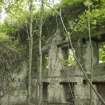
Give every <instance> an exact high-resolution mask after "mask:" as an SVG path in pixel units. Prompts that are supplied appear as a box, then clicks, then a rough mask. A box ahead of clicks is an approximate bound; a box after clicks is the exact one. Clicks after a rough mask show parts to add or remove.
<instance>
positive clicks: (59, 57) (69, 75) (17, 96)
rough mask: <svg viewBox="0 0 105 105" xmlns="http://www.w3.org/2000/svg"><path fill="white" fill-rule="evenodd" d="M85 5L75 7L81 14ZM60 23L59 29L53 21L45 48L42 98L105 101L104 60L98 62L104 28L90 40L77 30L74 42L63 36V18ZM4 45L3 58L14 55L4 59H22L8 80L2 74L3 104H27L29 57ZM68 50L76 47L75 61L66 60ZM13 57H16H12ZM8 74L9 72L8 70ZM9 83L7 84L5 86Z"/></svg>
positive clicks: (62, 103) (54, 102) (77, 104)
mask: <svg viewBox="0 0 105 105" xmlns="http://www.w3.org/2000/svg"><path fill="white" fill-rule="evenodd" d="M73 7H74V6H73ZM78 8H79V9H78ZM72 9H73V10H72ZM84 9H85V7H84V6H83V5H82V8H81V5H79V6H78V7H76V9H75V14H77V15H78V14H79V13H80V12H82V11H84ZM65 11H66V12H65V14H63V16H65V17H66V16H68V13H69V12H70V13H71V15H73V14H72V13H74V12H73V11H74V8H72V7H70V8H65ZM63 12H64V11H63ZM69 16H70V15H69ZM54 19H55V17H54ZM49 20H50V19H49ZM50 22H52V23H53V22H54V21H51V20H50ZM47 23H48V21H47ZM59 23H60V24H59V25H58V27H56V29H55V26H54V25H55V24H52V25H53V27H51V30H52V31H53V32H52V31H51V32H52V33H50V34H51V35H52V36H51V37H50V38H48V39H47V41H46V44H45V45H44V46H43V48H42V51H43V55H44V56H43V59H45V57H46V56H47V65H46V66H45V67H43V72H42V102H43V103H44V104H45V105H46V104H47V105H104V102H103V101H102V100H105V64H104V63H99V46H100V44H101V43H104V42H105V32H104V31H103V30H102V28H101V27H99V28H98V31H97V30H96V31H95V32H94V33H92V36H91V44H90V40H89V37H88V35H87V34H86V33H77V34H79V35H77V36H76V34H75V35H74V36H75V37H71V38H72V42H71V40H70V38H68V39H65V40H64V38H63V37H62V34H64V30H63V29H62V27H61V25H62V24H61V21H60V22H59ZM53 28H54V29H53ZM87 33H88V32H87ZM80 34H81V35H80ZM96 34H97V35H96ZM3 49H6V51H4V52H2V49H1V47H0V51H1V52H2V54H0V55H2V56H0V57H1V59H3V55H5V56H6V55H8V54H10V56H9V57H13V58H8V57H6V58H5V59H3V60H4V61H5V62H7V60H9V59H12V60H11V61H10V63H11V64H9V65H14V64H15V63H16V62H19V64H18V67H17V66H16V67H14V69H13V71H12V76H10V77H11V78H10V79H9V80H8V81H9V82H6V81H7V80H5V79H3V78H0V81H1V83H2V85H1V84H0V105H23V104H26V103H27V81H28V79H27V69H28V65H27V61H25V60H23V59H19V58H21V57H19V56H18V55H19V54H17V55H15V54H16V52H15V51H14V50H12V49H8V48H5V47H4V46H3ZM69 50H72V51H73V53H74V55H75V56H74V57H75V58H76V63H75V64H74V65H71V66H69V65H67V64H66V63H65V61H66V60H67V59H68V56H69V54H68V53H69ZM7 51H8V53H7ZM14 52H15V54H14ZM7 58H8V59H7ZM14 58H15V59H16V61H15V60H13V59H14ZM37 61H38V60H37V59H36V62H37ZM0 62H1V61H0ZM5 62H2V63H3V64H4V65H6V66H5V67H8V64H7V63H5ZM0 66H2V64H1V65H0ZM43 66H44V65H43ZM8 69H11V68H9V67H8V68H6V70H8ZM36 69H37V71H35V72H34V73H33V74H32V87H31V88H32V103H33V104H36V105H37V101H38V100H39V98H38V97H39V83H38V82H39V78H38V74H39V72H38V68H36ZM83 71H84V72H83ZM84 74H85V75H84ZM7 75H8V76H9V73H8V74H7ZM89 81H90V83H89ZM91 84H92V86H91ZM7 86H8V88H6V87H7ZM94 90H96V91H94ZM97 93H98V95H97ZM100 96H101V98H102V99H101V98H100ZM90 103H91V104H90ZM44 104H43V105H44Z"/></svg>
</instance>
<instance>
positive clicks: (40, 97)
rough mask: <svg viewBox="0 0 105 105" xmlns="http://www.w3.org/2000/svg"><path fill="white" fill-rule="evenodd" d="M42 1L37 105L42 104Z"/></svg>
mask: <svg viewBox="0 0 105 105" xmlns="http://www.w3.org/2000/svg"><path fill="white" fill-rule="evenodd" d="M43 12H44V6H43V0H41V7H40V17H41V18H40V26H39V59H40V60H39V105H41V103H42V88H43V87H42V27H43Z"/></svg>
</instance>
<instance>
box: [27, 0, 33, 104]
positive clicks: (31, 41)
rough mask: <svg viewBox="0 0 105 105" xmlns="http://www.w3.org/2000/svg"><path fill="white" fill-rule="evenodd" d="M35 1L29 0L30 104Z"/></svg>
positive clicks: (29, 101) (29, 99)
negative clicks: (33, 9)
mask: <svg viewBox="0 0 105 105" xmlns="http://www.w3.org/2000/svg"><path fill="white" fill-rule="evenodd" d="M32 4H33V1H32V0H30V1H29V11H30V19H29V21H30V25H29V71H28V104H29V105H30V103H31V85H32V75H31V74H32V55H33V33H32V30H33V29H32V22H33V16H32V7H33V5H32Z"/></svg>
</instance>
